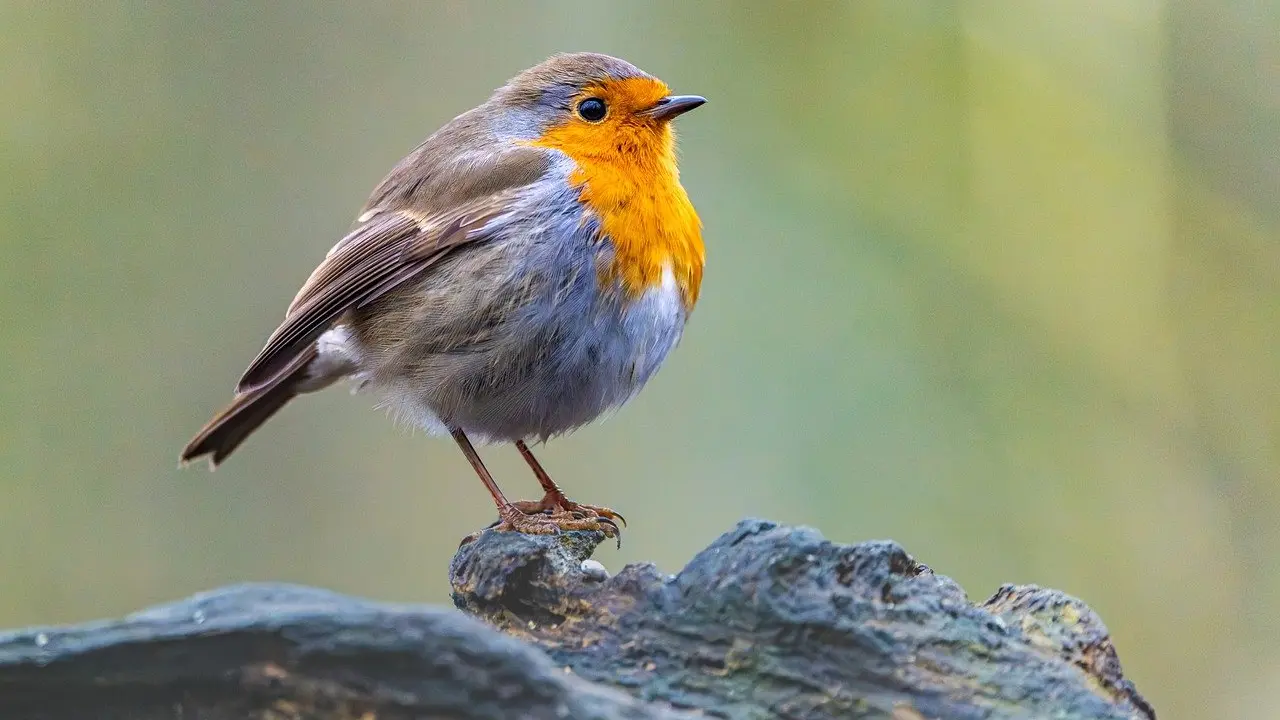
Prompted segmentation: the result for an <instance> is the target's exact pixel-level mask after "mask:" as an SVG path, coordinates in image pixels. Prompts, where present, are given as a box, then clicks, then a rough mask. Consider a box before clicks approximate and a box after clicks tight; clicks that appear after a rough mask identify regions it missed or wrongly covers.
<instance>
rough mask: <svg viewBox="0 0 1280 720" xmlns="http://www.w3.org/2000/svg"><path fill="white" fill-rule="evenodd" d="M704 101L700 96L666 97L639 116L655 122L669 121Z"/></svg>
mask: <svg viewBox="0 0 1280 720" xmlns="http://www.w3.org/2000/svg"><path fill="white" fill-rule="evenodd" d="M706 101H707V99H706V98H704V97H702V96H701V95H668V96H666V97H664V98H662V99H661V100H659V101H658V102H656V103H654V105H653V107H651V108H649V109H648V110H644V111H642V112H641V113H640V114H642V115H648V116H649V117H651V118H654V119H655V120H664V121H665V120H671V119H673V118H675V117H676V116H677V115H683V114H685V113H687V112H689V111H690V110H692V109H694V108H696V107H700V106H701V105H702V104H703V103H705V102H706Z"/></svg>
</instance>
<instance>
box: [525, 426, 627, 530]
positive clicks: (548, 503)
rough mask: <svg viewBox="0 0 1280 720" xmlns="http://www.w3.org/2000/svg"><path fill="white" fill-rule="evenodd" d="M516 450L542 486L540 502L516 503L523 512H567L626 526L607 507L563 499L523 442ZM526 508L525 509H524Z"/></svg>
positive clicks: (561, 493) (623, 521)
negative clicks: (619, 522)
mask: <svg viewBox="0 0 1280 720" xmlns="http://www.w3.org/2000/svg"><path fill="white" fill-rule="evenodd" d="M516 449H517V450H519V451H520V456H521V457H523V458H524V461H525V462H526V463H528V464H529V469H531V470H533V474H534V476H535V477H537V478H538V484H539V485H541V486H542V492H543V493H545V494H544V495H543V496H542V500H540V501H538V502H536V503H516V505H517V506H520V507H521V509H522V510H524V511H525V512H546V511H548V510H549V511H551V512H557V511H560V512H569V513H570V514H574V515H578V516H580V517H600V518H605V519H607V520H611V521H612V520H621V521H622V524H623V525H626V524H627V519H626V518H624V517H622V515H621V513H617V512H614V511H613V510H610V509H609V508H607V507H597V506H595V505H582V504H579V503H576V502H574V501H572V500H570V499H569V498H567V497H565V495H564V491H562V490H561V489H560V486H559V485H556V481H555V480H552V479H551V475H550V474H549V473H547V471H546V470H543V469H542V463H540V462H538V459H537V458H535V457H534V456H533V451H531V450H529V446H528V445H526V444H525V442H524V441H523V440H517V441H516ZM525 506H527V507H525Z"/></svg>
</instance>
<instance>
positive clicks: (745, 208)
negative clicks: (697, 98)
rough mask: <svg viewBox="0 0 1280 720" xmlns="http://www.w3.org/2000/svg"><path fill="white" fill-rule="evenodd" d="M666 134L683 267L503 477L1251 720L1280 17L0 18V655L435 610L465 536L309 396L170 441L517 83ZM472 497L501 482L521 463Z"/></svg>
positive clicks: (414, 443) (808, 6) (295, 8)
mask: <svg viewBox="0 0 1280 720" xmlns="http://www.w3.org/2000/svg"><path fill="white" fill-rule="evenodd" d="M578 49H592V50H598V51H603V52H609V53H612V54H616V55H620V56H623V57H626V58H628V59H630V60H632V61H633V62H635V63H637V64H638V65H640V66H641V67H643V68H645V69H647V70H649V71H651V72H653V73H655V74H658V75H659V76H661V77H663V78H664V79H666V80H667V81H668V82H669V83H670V84H671V85H672V86H673V87H674V88H676V89H677V91H680V92H690V93H700V94H704V95H706V96H707V97H709V98H710V100H711V102H710V103H709V104H708V105H707V106H706V107H705V108H703V109H701V110H699V111H697V112H695V113H692V114H690V115H689V116H687V117H685V118H683V119H681V121H680V123H679V128H680V131H681V143H682V154H683V173H684V175H683V176H684V180H685V184H686V186H687V187H688V189H689V191H690V193H691V195H692V196H693V198H694V200H695V202H696V203H697V205H698V208H699V209H700V211H701V214H702V217H703V220H704V222H705V227H706V238H707V241H708V246H709V248H708V259H709V267H708V271H707V276H706V283H705V286H704V291H703V300H702V302H701V304H700V306H699V308H698V311H697V312H696V313H695V315H694V319H693V322H692V325H691V326H690V327H689V329H688V332H687V334H686V336H685V340H684V342H683V344H682V345H681V347H680V348H679V350H678V351H677V352H676V353H675V354H674V355H673V357H672V358H671V360H670V362H669V363H668V365H667V367H666V368H665V369H664V370H663V372H662V373H660V374H659V375H658V377H657V378H656V380H655V381H654V382H653V383H652V384H651V385H650V387H649V388H648V389H647V390H646V391H645V392H644V393H642V394H641V395H640V396H639V398H638V399H637V400H635V401H634V403H632V404H631V405H630V406H628V407H627V408H626V409H625V410H624V411H623V412H621V413H620V414H618V415H617V416H616V417H614V418H613V419H611V420H609V421H608V422H606V423H603V424H599V425H596V426H593V427H590V428H588V429H585V430H582V431H580V432H578V433H577V434H575V435H573V436H571V437H568V438H565V439H561V440H558V441H555V442H553V443H551V444H550V445H549V446H548V447H547V448H546V449H545V450H544V451H543V452H542V458H543V461H544V463H545V464H547V465H548V467H549V468H550V469H551V470H552V472H553V474H554V475H556V477H557V478H558V479H559V480H560V481H561V483H562V484H563V485H564V486H565V487H566V488H567V490H568V491H569V493H570V494H571V495H572V496H574V497H576V498H578V499H581V500H583V501H586V502H595V503H601V504H608V505H611V506H613V507H615V508H618V509H620V510H622V511H623V512H625V514H626V515H627V517H628V519H629V520H630V521H631V527H630V528H629V529H628V531H627V534H626V542H625V543H624V545H623V548H622V550H621V551H615V550H613V549H612V548H609V549H605V550H602V551H601V556H600V559H601V560H603V561H604V562H605V564H606V565H608V566H610V567H611V568H612V569H614V570H617V569H618V568H619V567H621V566H622V564H624V563H626V562H629V561H638V560H653V561H655V562H657V563H658V564H659V565H660V566H661V567H663V568H664V569H666V570H668V571H672V572H674V571H677V570H679V568H680V567H681V566H682V565H683V563H684V562H685V561H686V560H687V559H688V558H689V557H690V556H691V554H692V553H694V552H695V551H697V550H698V549H699V548H701V547H703V546H704V545H705V544H706V543H708V542H709V541H711V540H712V539H713V538H714V537H715V536H716V535H718V534H719V533H720V532H722V531H724V530H726V529H727V528H729V527H730V526H731V525H732V523H734V522H735V521H736V520H737V519H739V518H741V517H743V516H745V515H755V516H764V517H768V518H771V519H775V520H780V521H785V522H789V523H803V524H808V525H813V526H816V527H818V528H820V529H821V530H822V531H823V532H824V533H825V534H826V535H827V536H828V537H829V538H831V539H833V540H836V541H840V542H853V541H858V540H865V539H870V538H882V537H890V538H893V539H896V540H898V541H899V542H901V543H903V544H904V545H905V546H906V547H907V548H908V549H909V550H910V551H911V552H913V553H914V554H915V555H916V556H917V557H918V558H920V559H921V560H922V561H924V562H927V563H929V564H930V565H931V566H933V567H935V568H936V569H937V570H938V571H939V572H942V573H944V574H947V575H950V576H952V577H954V578H955V579H957V580H958V581H959V582H960V583H962V584H963V585H964V587H965V588H967V590H968V592H969V594H970V596H971V597H972V598H974V599H975V600H981V599H983V598H985V597H986V596H987V595H988V594H990V593H991V592H992V591H993V590H994V589H995V588H996V587H997V586H998V585H999V584H1000V583H1002V582H1017V583H1040V584H1043V585H1048V586H1052V587H1057V588H1061V589H1063V590H1066V591H1068V592H1070V593H1073V594H1075V595H1078V596H1080V597H1082V598H1083V599H1085V600H1086V601H1087V602H1089V603H1090V604H1091V605H1092V606H1093V607H1094V608H1096V609H1097V610H1098V611H1099V612H1100V613H1101V614H1102V616H1103V618H1104V619H1105V620H1106V622H1107V623H1108V625H1109V627H1110V628H1111V630H1112V633H1113V635H1114V638H1115V641H1116V644H1117V646H1118V648H1119V651H1120V654H1121V658H1122V660H1123V662H1124V665H1125V667H1126V670H1127V671H1128V674H1129V675H1130V676H1131V677H1132V679H1133V680H1134V681H1135V682H1136V683H1137V684H1138V687H1139V688H1140V690H1142V691H1143V692H1144V693H1145V694H1146V695H1147V697H1148V698H1149V699H1150V700H1151V701H1152V702H1154V703H1155V705H1156V707H1157V708H1158V709H1159V710H1160V711H1161V716H1162V717H1168V718H1207V717H1217V718H1227V717H1231V718H1273V717H1276V716H1277V715H1276V713H1277V710H1276V708H1277V707H1280V572H1277V562H1276V560H1275V558H1276V557H1277V555H1278V554H1280V483H1278V482H1277V480H1278V479H1280V439H1278V438H1280V289H1278V288H1280V151H1278V148H1280V6H1278V5H1277V4H1276V3H1260V2H1249V1H1247V0H1219V1H1218V2H1212V1H1210V0H1167V1H1165V2H1160V1H1156V0H1151V1H1145V2H1137V1H1117V0H1092V1H1089V2H1045V3H1024V2H1015V1H1013V0H1008V1H1007V2H981V1H969V2H956V3H900V2H893V1H889V0H886V1H884V2H833V3H825V4H822V3H803V4H800V3H779V4H745V3H740V2H736V1H734V2H730V1H729V0H722V1H720V2H704V3H697V4H693V3H674V2H673V3H664V4H661V5H643V6H642V5H632V4H627V5H625V6H624V5H623V4H600V3H532V4H525V3H514V2H513V3H505V4H501V5H499V4H486V5H483V6H481V5H475V4H470V3H463V2H452V3H445V2H440V3H415V2H405V3H387V2H383V3H376V4H366V3H355V2H352V3H347V4H338V3H310V2H280V3H240V4H229V3H228V4H220V5H219V4H203V3H187V4H170V5H167V6H166V5H162V4H161V3H148V2H137V3H118V2H101V3H65V4H64V3H35V2H6V3H4V4H3V5H0V87H2V91H0V96H2V97H3V102H0V163H2V164H0V168H2V169H3V172H0V192H2V193H3V196H4V201H3V203H0V243H2V244H3V258H4V259H3V262H0V343H2V347H3V351H0V378H3V380H2V382H0V571H2V572H3V576H2V577H3V582H2V583H0V626H17V625H26V624H45V623H60V622H70V621H79V620H86V619H90V618H96V617H103V616H112V615H118V614H121V613H125V612H128V611H130V610H133V609H136V608H138V607H141V606H143V605H146V604H149V603H156V602H161V601H166V600H170V599H175V598H178V597H180V596H183V595H185V594H187V593H191V592H194V591H198V590H202V589H206V588H209V587H212V586H215V585H218V584H222V583H229V582H235V581H242V580H284V581H297V582H303V583H312V584H318V585H322V586H326V587H329V588H333V589H337V590H341V591H346V592H350V593H358V594H361V595H366V596H371V597H375V598H382V599H392V600H403V601H427V602H434V603H444V602H447V584H446V574H445V566H446V563H447V561H448V559H449V557H450V556H451V554H452V551H453V549H454V548H455V547H456V544H457V540H458V539H459V538H460V537H461V536H463V535H465V534H467V533H468V532H470V531H472V530H474V529H476V528H478V527H481V526H483V525H484V524H486V523H488V522H489V521H490V520H491V519H492V508H491V505H490V504H489V500H488V498H487V496H486V495H485V493H484V491H483V489H482V488H481V486H480V484H479V483H478V482H477V481H476V479H475V478H474V476H473V475H472V473H471V470H470V469H469V468H468V466H467V464H466V463H465V461H464V460H463V459H462V457H461V455H460V454H459V453H458V452H457V450H456V449H455V448H454V446H453V445H452V444H451V443H450V442H449V441H447V440H441V439H433V438H426V437H424V436H423V435H422V434H421V433H413V432H410V431H408V430H406V429H405V428H401V427H396V426H395V425H394V424H393V423H392V422H390V421H389V420H388V419H387V418H386V417H385V413H383V412H381V411H379V410H375V409H373V408H372V406H373V401H372V400H370V399H368V398H363V397H352V396H350V395H349V394H347V393H344V392H342V391H341V390H335V391H330V392H327V393H324V394H322V395H317V396H310V397H307V398H304V399H303V401H301V402H297V403H295V404H294V405H293V406H291V407H290V408H288V409H287V410H286V411H285V412H284V413H283V414H282V415H281V416H280V417H278V418H277V419H276V420H275V421H273V422H272V423H270V424H269V425H268V426H267V428H266V430H265V431H264V432H263V433H261V434H260V435H258V436H255V437H254V438H253V439H252V440H250V441H249V443H248V444H247V445H246V446H245V447H244V448H243V449H242V450H241V451H240V452H239V453H238V454H237V455H236V456H235V457H233V458H232V459H231V461H230V462H228V463H227V464H226V465H224V466H223V467H222V468H220V469H219V470H218V472H217V473H215V474H213V475H210V474H209V473H207V472H206V471H205V469H204V468H203V466H200V467H195V468H190V469H187V470H185V471H179V470H178V469H177V467H176V456H177V452H178V449H179V448H180V447H181V446H182V444H183V443H184V442H185V441H186V440H187V439H188V437H189V436H190V435H191V434H192V433H193V432H194V431H195V430H196V429H197V428H199V427H200V425H201V424H202V423H203V422H204V421H205V420H206V419H207V417H208V416H209V415H210V414H211V413H212V412H213V411H214V410H216V409H217V408H218V407H220V406H221V405H222V404H223V403H224V402H225V401H227V400H228V398H229V396H230V390H231V387H232V385H233V383H234V381H235V380H236V378H237V377H238V376H239V373H240V371H241V370H242V369H243V367H244V366H245V364H246V363H247V362H248V360H249V359H250V358H251V357H252V356H253V355H254V354H255V353H256V352H257V350H258V349H259V347H260V346H261V343H262V341H263V340H264V339H265V337H266V335H267V333H269V332H270V330H271V329H272V328H273V327H274V326H275V324H276V321H277V320H278V319H279V317H280V315H281V313H282V312H283V309H284V307H285V305H286V303H287V302H288V301H289V299H290V298H291V297H292V295H293V293H294V291H295V289H296V288H297V286H298V285H299V284H300V283H301V282H302V281H303V280H304V279H305V278H306V276H307V274H308V273H309V272H310V270H311V268H312V267H313V266H314V264H315V263H316V262H317V261H318V260H319V259H320V258H321V257H322V256H323V254H324V252H325V251H326V250H327V249H328V248H329V246H330V245H331V244H332V243H333V242H334V241H335V240H336V239H337V238H338V237H339V236H340V235H341V233H342V232H343V231H344V230H345V229H346V228H347V227H348V225H349V223H350V221H351V220H352V217H353V215H354V214H355V213H356V211H357V210H358V208H359V206H360V205H361V204H362V203H363V201H364V199H365V197H366V195H367V193H368V191H369V190H370V189H371V188H372V186H373V185H374V184H375V183H376V182H377V181H378V180H379V179H380V178H381V177H382V174H383V173H384V172H385V171H386V170H387V169H389V168H390V166H391V165H392V164H393V163H394V162H395V161H396V160H398V159H399V158H400V157H401V156H402V155H403V154H404V153H405V152H407V151H408V150H409V149H411V148H412V147H413V146H414V145H416V144H417V143H418V141H419V140H420V139H421V138H422V137H425V135H426V134H428V133H429V132H430V131H432V130H434V129H435V128H436V127H438V126H439V125H440V124H441V123H443V122H445V121H447V120H448V119H449V118H451V117H453V116H454V115H455V114H457V113H458V112H460V111H462V110H464V109H466V108H468V107H471V106H472V105H475V104H477V103H479V102H480V101H482V100H483V99H484V98H485V97H486V96H487V94H488V92H489V91H490V90H491V89H492V88H493V87H496V86H498V85H500V84H501V83H502V82H504V81H505V80H506V78H507V77H508V76H510V75H512V74H514V73H515V72H517V71H519V70H520V69H523V68H524V67H526V66H528V65H531V64H534V63H535V62H538V61H539V60H541V59H542V58H544V57H545V56H547V55H549V54H550V53H552V52H555V51H558V50H578ZM485 452H486V456H487V458H488V461H489V463H490V465H491V467H492V468H493V470H494V471H495V473H496V474H497V476H498V477H499V479H500V482H501V483H502V485H503V486H504V487H505V488H506V489H507V490H508V492H509V494H512V495H520V496H528V497H532V496H534V495H535V494H536V492H535V491H536V485H535V484H534V480H533V478H532V477H531V476H529V475H528V474H527V472H526V471H525V470H524V468H523V466H522V465H521V463H520V460H519V458H518V455H517V454H516V453H515V452H514V450H511V449H507V448H493V449H489V450H487V451H485Z"/></svg>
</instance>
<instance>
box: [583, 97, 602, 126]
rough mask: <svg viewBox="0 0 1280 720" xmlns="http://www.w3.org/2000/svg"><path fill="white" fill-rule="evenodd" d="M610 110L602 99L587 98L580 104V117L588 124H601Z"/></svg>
mask: <svg viewBox="0 0 1280 720" xmlns="http://www.w3.org/2000/svg"><path fill="white" fill-rule="evenodd" d="M607 112H609V108H608V107H607V106H606V105H605V104H604V101H603V100H601V99H600V98H587V99H586V100H583V101H582V102H580V103H578V115H579V116H580V117H581V118H582V119H583V120H586V121H587V122H593V123H594V122H600V121H601V120H603V119H604V116H605V114H606V113H607Z"/></svg>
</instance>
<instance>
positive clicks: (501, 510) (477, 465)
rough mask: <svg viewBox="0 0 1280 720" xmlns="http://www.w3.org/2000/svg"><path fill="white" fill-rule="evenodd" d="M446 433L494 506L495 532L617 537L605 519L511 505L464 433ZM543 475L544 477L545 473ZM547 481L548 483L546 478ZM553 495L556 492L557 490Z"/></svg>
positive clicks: (518, 504)
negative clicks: (591, 532) (565, 532)
mask: <svg viewBox="0 0 1280 720" xmlns="http://www.w3.org/2000/svg"><path fill="white" fill-rule="evenodd" d="M450 433H451V434H452V435H453V439H454V441H455V442H457V443H458V447H459V448H460V449H461V450H462V454H463V455H465V456H466V457H467V462H469V463H471V467H472V469H474V470H475V471H476V475H479V476H480V482H482V483H484V487H485V489H486V490H488V491H489V495H490V496H491V497H492V498H493V502H494V504H495V505H497V506H498V522H497V524H496V525H494V526H493V528H494V529H495V530H498V531H503V532H510V531H514V532H522V533H528V534H531V535H552V534H555V533H558V532H560V531H562V530H599V531H601V532H603V533H604V534H605V536H606V537H615V536H617V535H618V527H617V525H615V524H614V523H613V521H611V520H609V519H608V517H597V516H588V515H586V514H585V513H578V514H573V513H570V512H569V511H568V510H567V509H566V508H563V507H560V508H556V509H557V510H559V512H553V513H551V514H545V513H544V512H542V511H538V512H537V513H536V514H529V513H528V512H526V511H525V510H524V509H523V508H522V507H520V506H521V505H524V504H526V503H512V502H510V501H508V500H507V497H506V496H505V495H503V494H502V489H501V488H499V487H498V483H496V482H494V480H493V475H491V474H490V473H489V469H488V468H486V467H485V466H484V461H483V460H481V459H480V453H478V452H476V449H475V446H474V445H472V444H471V440H470V439H468V438H467V435H466V433H464V432H463V431H462V430H461V429H460V428H453V429H451V430H450ZM543 474H544V475H545V474H546V473H543ZM547 479H548V481H550V478H547ZM553 487H554V484H553ZM557 492H559V491H558V490H557ZM561 497H563V495H561ZM477 536H478V534H477V535H471V536H469V537H467V538H464V539H463V541H462V542H463V544H466V543H467V542H470V541H471V540H474V539H475V538H476V537H477Z"/></svg>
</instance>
